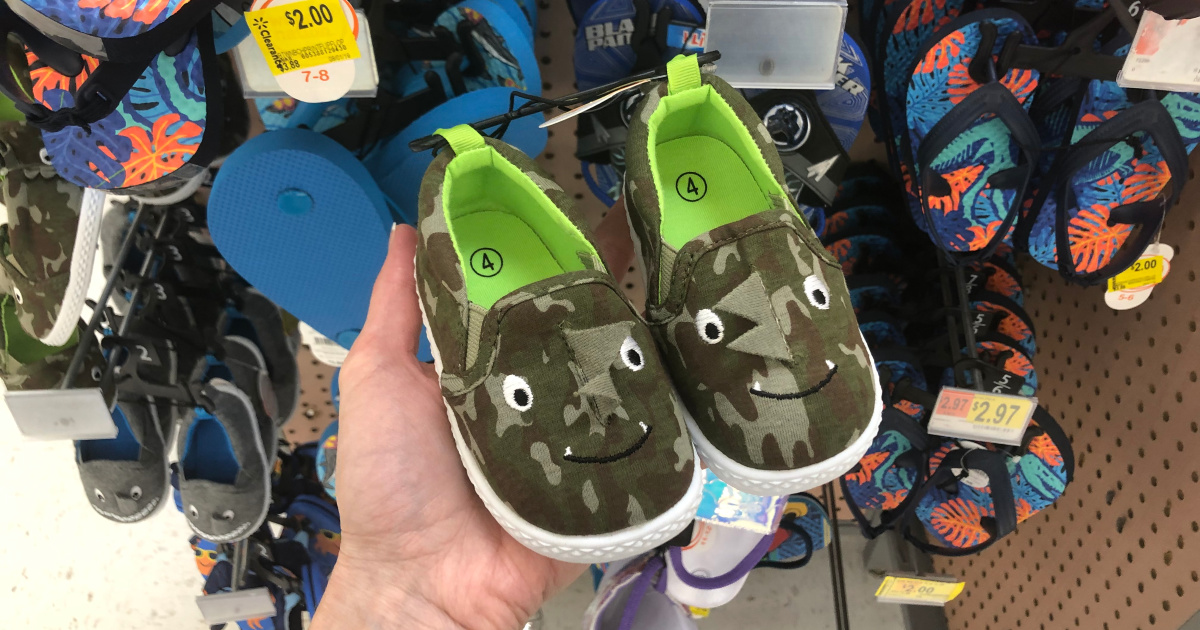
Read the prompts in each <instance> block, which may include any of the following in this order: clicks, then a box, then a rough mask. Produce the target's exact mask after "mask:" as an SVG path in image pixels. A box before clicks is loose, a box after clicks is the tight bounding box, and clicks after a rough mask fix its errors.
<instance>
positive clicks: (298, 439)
mask: <svg viewBox="0 0 1200 630" xmlns="http://www.w3.org/2000/svg"><path fill="white" fill-rule="evenodd" d="M296 362H297V363H298V364H299V365H300V404H299V405H297V406H296V412H295V413H293V414H292V417H291V419H290V420H288V422H287V423H286V424H284V425H283V436H284V437H285V438H286V439H287V441H288V442H291V443H292V444H293V445H295V444H304V443H305V442H315V441H316V440H317V439H318V438H320V437H321V432H322V431H324V430H325V427H327V426H329V423H330V422H333V421H334V420H337V410H336V409H334V408H333V398H332V397H331V396H330V394H329V388H330V383H332V380H333V373H334V371H335V370H336V369H337V368H335V367H331V366H328V365H325V364H324V363H321V362H320V361H317V360H316V358H314V357H313V355H312V352H311V351H309V349H308V346H301V347H300V352H298V353H297V354H296Z"/></svg>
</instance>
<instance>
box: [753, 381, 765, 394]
mask: <svg viewBox="0 0 1200 630" xmlns="http://www.w3.org/2000/svg"><path fill="white" fill-rule="evenodd" d="M750 389H753V390H756V391H760V392H761V391H762V385H759V384H758V381H754V385H752V386H751V387H750Z"/></svg>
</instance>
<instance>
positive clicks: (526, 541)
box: [413, 264, 704, 564]
mask: <svg viewBox="0 0 1200 630" xmlns="http://www.w3.org/2000/svg"><path fill="white" fill-rule="evenodd" d="M413 275H414V277H415V276H416V265H415V264H414V265H413ZM416 286H417V291H416V293H417V304H418V306H419V307H420V309H421V323H422V324H424V325H425V330H426V331H428V330H429V322H428V321H427V319H426V317H425V304H424V303H423V302H422V299H421V290H420V286H421V285H420V279H417V283H416ZM426 337H427V338H428V339H429V350H430V352H431V353H432V354H433V366H434V369H436V370H437V374H438V380H439V382H440V380H441V377H442V355H441V353H440V352H439V351H438V347H437V344H436V343H435V342H434V340H433V335H429V334H426ZM442 403H443V404H444V405H445V407H446V419H447V420H449V422H450V431H451V432H452V433H453V434H454V446H455V447H456V448H457V449H458V456H459V459H461V460H462V463H463V467H464V468H466V469H467V478H468V479H470V480H471V485H472V486H474V487H475V494H477V495H479V498H480V499H481V500H482V501H483V505H484V507H486V508H487V510H488V512H491V514H492V517H493V518H495V519H496V522H497V523H499V524H500V527H502V528H504V531H506V532H508V534H509V535H510V536H512V537H513V538H515V539H516V540H517V542H519V543H521V544H522V545H525V546H526V547H528V548H529V549H532V550H533V551H535V552H537V553H539V554H541V555H543V556H547V557H549V558H554V559H555V560H562V561H564V562H578V563H581V564H591V563H603V562H612V561H614V560H621V559H624V558H629V557H631V556H636V555H638V554H640V553H644V552H646V551H649V550H651V549H654V548H655V547H657V546H659V545H661V544H663V543H665V542H667V541H668V540H671V539H672V538H674V537H675V536H676V535H678V534H679V532H681V531H683V530H684V529H685V528H686V527H687V526H688V524H690V523H691V522H692V521H693V520H694V519H695V518H696V509H697V508H699V507H700V498H701V496H702V494H703V490H704V472H703V471H702V470H701V468H700V464H699V459H693V461H694V462H695V465H693V467H692V481H691V484H690V485H689V486H688V490H687V492H686V493H685V494H684V495H683V498H681V499H680V500H679V502H678V503H676V504H675V505H674V506H673V507H671V509H669V510H667V511H666V512H664V513H662V514H660V515H658V516H657V517H655V518H653V519H651V520H649V521H646V522H645V523H642V524H640V525H635V526H633V527H627V528H625V529H622V530H620V531H616V532H610V533H607V534H593V535H590V536H567V535H563V534H556V533H554V532H551V531H547V530H545V529H542V528H541V527H538V526H537V525H534V524H533V523H530V522H529V521H527V520H525V519H524V518H521V516H520V515H519V514H517V512H516V511H515V510H513V509H512V508H510V507H509V506H508V505H506V504H505V503H504V501H503V500H502V499H501V498H500V496H499V495H497V494H496V491H495V490H493V489H492V486H491V484H490V483H488V480H487V477H486V476H485V475H484V474H483V470H482V469H481V468H480V467H479V462H477V461H475V456H474V455H472V454H471V451H470V448H469V447H468V446H467V443H466V440H464V439H463V436H462V434H461V433H460V432H459V430H458V422H457V421H455V418H454V411H453V410H452V409H451V408H450V404H449V403H447V402H446V401H445V399H443V400H442ZM695 455H696V453H695V451H694V450H693V456H695Z"/></svg>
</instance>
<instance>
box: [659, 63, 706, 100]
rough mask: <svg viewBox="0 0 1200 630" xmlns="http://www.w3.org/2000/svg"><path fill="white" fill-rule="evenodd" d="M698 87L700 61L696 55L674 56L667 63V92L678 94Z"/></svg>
mask: <svg viewBox="0 0 1200 630" xmlns="http://www.w3.org/2000/svg"><path fill="white" fill-rule="evenodd" d="M698 87H700V61H699V59H698V58H697V57H696V55H676V56H675V58H674V59H672V60H670V61H668V62H667V91H668V93H670V94H678V93H680V92H682V91H684V90H691V89H694V88H698Z"/></svg>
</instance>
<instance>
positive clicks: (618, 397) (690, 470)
mask: <svg viewBox="0 0 1200 630" xmlns="http://www.w3.org/2000/svg"><path fill="white" fill-rule="evenodd" d="M438 133H440V134H441V135H443V136H444V137H446V138H447V140H448V141H449V145H450V146H449V148H447V149H444V150H443V151H442V152H441V153H440V154H439V155H438V156H437V158H436V159H434V161H433V163H432V165H430V167H429V169H428V171H426V174H425V178H424V180H423V181H422V183H421V192H420V201H419V219H418V226H417V228H418V232H419V235H420V237H419V239H418V243H417V252H416V279H417V294H418V298H419V300H420V302H421V309H422V316H423V317H424V320H425V328H426V330H427V331H428V336H429V341H430V347H431V349H432V351H433V356H434V364H435V367H436V368H437V371H438V374H439V375H440V381H441V389H442V395H443V396H444V398H445V401H446V409H447V415H448V417H449V419H450V424H451V429H452V432H453V434H454V439H455V443H456V444H457V446H458V451H459V455H460V456H461V458H462V461H463V465H464V467H465V468H466V469H467V473H468V476H469V478H470V479H471V482H472V483H473V484H474V486H475V490H476V492H477V494H478V495H479V496H480V498H481V499H482V500H483V503H484V505H485V506H486V507H487V508H488V510H490V511H491V513H492V515H493V516H494V517H495V518H496V520H497V522H499V523H500V525H501V526H502V527H504V529H505V530H506V531H507V532H508V533H509V534H511V535H512V536H513V537H514V538H515V539H517V540H518V541H520V542H521V543H522V544H524V545H525V546H527V547H529V548H530V549H532V550H534V551H536V552H538V553H541V554H543V555H546V556H549V557H552V558H557V559H560V560H566V561H570V562H583V563H587V562H607V561H610V560H615V559H618V558H627V557H630V556H633V555H636V554H638V553H641V552H643V551H646V550H649V549H652V548H654V547H656V546H657V545H659V544H661V543H664V542H666V541H667V540H670V539H671V538H672V537H674V536H675V535H676V534H678V533H679V532H680V531H682V530H683V529H685V528H686V527H687V526H688V524H689V523H690V522H691V521H692V519H693V518H694V516H695V512H696V507H697V505H698V504H699V502H700V494H701V489H702V483H701V479H702V475H701V474H700V467H699V466H698V465H697V463H696V459H695V450H694V449H693V447H692V443H691V440H690V439H689V437H688V435H687V430H686V429H685V427H684V413H685V412H684V410H683V405H682V404H681V402H680V401H679V399H678V397H677V396H676V395H675V392H674V390H673V388H672V387H671V381H670V379H669V378H668V376H667V373H666V371H665V368H664V366H663V364H662V361H661V360H660V359H659V357H658V353H657V352H656V351H655V348H654V340H653V339H652V338H651V336H650V331H649V329H647V327H646V324H645V322H644V321H643V320H642V319H641V318H640V317H639V316H638V314H637V311H636V310H635V309H634V308H633V306H632V305H630V304H629V302H628V301H627V300H626V299H625V297H624V296H623V295H622V293H621V291H620V289H619V288H618V286H617V282H616V280H614V279H613V277H612V276H611V275H610V274H609V273H608V271H607V269H605V267H604V263H603V262H602V261H601V260H600V256H599V254H598V253H597V250H596V247H595V245H594V241H593V240H592V238H591V236H590V230H589V229H588V228H587V224H586V223H585V222H584V220H583V218H582V217H581V216H580V215H579V213H578V212H577V211H576V210H575V209H574V208H573V206H572V202H571V200H570V198H569V197H568V196H567V195H566V193H564V192H563V190H562V188H560V187H559V186H558V185H557V184H555V183H554V182H553V181H551V180H550V179H549V178H548V176H547V175H546V174H545V173H544V172H542V170H541V169H539V168H538V167H537V165H536V164H534V162H533V160H531V159H529V158H528V157H526V156H525V155H524V154H522V153H521V152H520V151H518V150H516V149H514V148H512V147H510V146H508V145H507V144H504V143H503V142H499V141H496V140H492V139H490V138H487V139H485V138H483V137H481V136H480V135H479V133H478V132H476V131H475V130H473V129H471V128H470V127H467V126H466V125H460V126H458V127H455V128H453V129H450V130H442V131H439V132H438Z"/></svg>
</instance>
